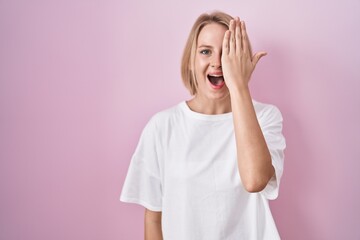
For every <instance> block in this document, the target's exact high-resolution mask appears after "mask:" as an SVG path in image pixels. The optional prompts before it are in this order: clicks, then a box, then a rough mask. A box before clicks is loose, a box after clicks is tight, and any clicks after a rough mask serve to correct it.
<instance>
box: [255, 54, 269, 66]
mask: <svg viewBox="0 0 360 240" xmlns="http://www.w3.org/2000/svg"><path fill="white" fill-rule="evenodd" d="M266 55H267V52H258V53H255V54H254V56H253V63H254V66H256V64H257V63H258V61H259V60H260V58H262V57H264V56H266Z"/></svg>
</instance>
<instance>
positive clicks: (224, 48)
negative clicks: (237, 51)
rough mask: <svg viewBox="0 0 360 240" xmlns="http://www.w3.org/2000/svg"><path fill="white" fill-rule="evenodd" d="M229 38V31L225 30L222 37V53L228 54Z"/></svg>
mask: <svg viewBox="0 0 360 240" xmlns="http://www.w3.org/2000/svg"><path fill="white" fill-rule="evenodd" d="M229 38H230V31H229V30H227V31H226V32H225V35H224V39H223V46H222V54H229Z"/></svg>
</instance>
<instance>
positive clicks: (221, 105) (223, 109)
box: [187, 95, 231, 115]
mask: <svg viewBox="0 0 360 240" xmlns="http://www.w3.org/2000/svg"><path fill="white" fill-rule="evenodd" d="M187 104H188V106H189V108H190V109H191V110H192V111H194V112H198V113H202V114H208V115H214V114H223V113H229V112H231V102H230V96H226V97H224V98H222V99H203V98H202V97H201V96H199V95H195V97H194V98H193V99H191V100H189V101H187Z"/></svg>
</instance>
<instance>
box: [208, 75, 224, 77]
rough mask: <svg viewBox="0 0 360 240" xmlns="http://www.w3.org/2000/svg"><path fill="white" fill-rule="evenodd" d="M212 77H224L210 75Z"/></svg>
mask: <svg viewBox="0 0 360 240" xmlns="http://www.w3.org/2000/svg"><path fill="white" fill-rule="evenodd" d="M209 76H211V77H222V75H209Z"/></svg>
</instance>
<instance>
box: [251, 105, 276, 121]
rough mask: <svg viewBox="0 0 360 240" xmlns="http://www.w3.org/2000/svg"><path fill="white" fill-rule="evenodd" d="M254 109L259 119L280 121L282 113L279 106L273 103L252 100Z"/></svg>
mask: <svg viewBox="0 0 360 240" xmlns="http://www.w3.org/2000/svg"><path fill="white" fill-rule="evenodd" d="M253 105H254V109H255V112H256V115H257V117H258V119H259V120H265V119H266V120H273V121H276V120H278V121H282V115H281V112H280V110H279V108H278V107H277V106H275V105H273V104H269V103H262V102H259V101H256V100H253Z"/></svg>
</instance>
